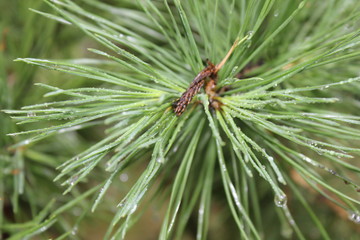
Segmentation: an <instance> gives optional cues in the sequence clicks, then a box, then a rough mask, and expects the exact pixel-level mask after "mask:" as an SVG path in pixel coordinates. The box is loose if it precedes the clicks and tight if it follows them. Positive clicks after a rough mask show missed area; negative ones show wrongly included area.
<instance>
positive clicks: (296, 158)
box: [1, 0, 360, 239]
mask: <svg viewBox="0 0 360 240" xmlns="http://www.w3.org/2000/svg"><path fill="white" fill-rule="evenodd" d="M45 2H46V3H47V4H48V5H49V6H50V7H51V8H52V9H53V10H52V11H47V12H45V11H41V10H38V9H37V10H32V11H34V12H36V13H38V14H40V15H43V16H44V17H46V18H49V19H52V20H55V21H57V22H59V23H61V24H64V25H67V27H69V28H70V27H73V28H76V29H79V30H81V31H82V33H84V34H86V35H87V36H88V37H90V38H91V39H93V40H95V41H96V42H97V43H98V44H99V46H98V47H97V48H96V49H94V48H89V49H88V50H89V51H90V52H92V53H93V56H94V57H93V58H92V59H90V58H89V59H82V60H81V61H80V60H77V59H68V60H59V59H39V58H18V59H17V61H18V62H25V63H28V64H32V65H36V66H40V67H43V68H46V69H50V70H55V71H58V72H61V73H66V74H64V75H61V76H62V81H71V82H76V81H81V79H83V78H85V79H87V80H86V81H85V82H84V83H82V84H81V85H80V86H73V87H69V88H64V87H61V84H58V86H54V85H49V84H46V83H44V82H41V83H36V85H38V86H39V87H42V88H44V89H45V90H46V91H47V93H46V94H45V97H50V98H49V99H50V100H48V101H46V102H43V103H36V104H34V105H28V106H25V107H22V109H20V110H16V109H14V110H10V108H12V107H13V106H11V105H10V106H8V107H7V108H8V110H6V111H5V112H6V113H7V114H9V115H11V116H12V118H13V119H14V120H16V121H17V124H31V126H34V127H31V128H29V127H28V128H26V129H24V130H23V129H20V130H19V131H17V132H14V133H10V134H8V135H10V136H15V137H16V138H20V137H21V139H22V141H19V142H17V143H16V144H14V145H12V146H11V147H10V149H12V151H15V154H14V156H13V157H12V158H13V161H14V162H13V163H12V164H15V165H16V169H20V173H19V174H14V179H13V181H12V184H11V186H9V185H7V184H5V185H7V188H8V189H11V188H12V189H11V191H12V194H13V195H12V197H11V205H12V207H13V211H14V212H15V215H16V214H20V215H19V216H21V215H22V214H23V213H19V211H18V204H19V197H20V196H21V195H22V194H24V191H25V192H26V188H32V187H34V186H32V183H33V182H38V183H40V182H41V183H42V184H41V185H39V184H37V186H36V191H35V192H34V191H30V192H31V193H32V194H37V192H41V191H43V190H44V189H46V191H45V190H44V191H45V192H46V193H48V192H49V191H50V190H49V189H51V188H52V186H56V189H57V190H56V191H55V192H56V194H54V193H53V194H51V197H52V198H53V200H52V201H49V197H46V196H44V199H43V200H39V199H37V198H36V196H30V195H29V196H26V197H24V198H25V199H28V200H27V201H29V204H30V206H33V205H34V206H35V205H38V206H36V207H33V208H32V212H31V214H30V215H31V217H29V216H28V217H29V218H30V219H28V222H25V223H24V222H18V221H16V220H15V221H13V222H11V220H10V219H7V218H5V219H2V229H3V231H5V232H7V233H9V234H10V236H11V238H10V239H23V238H25V239H29V238H30V237H31V236H34V235H37V234H40V233H42V234H45V235H44V236H53V235H55V236H56V237H57V238H56V239H67V238H73V239H80V236H78V234H77V232H76V231H77V229H78V228H79V226H80V223H82V222H84V221H86V219H87V218H91V216H93V217H94V214H93V212H96V214H97V215H99V218H100V219H102V218H104V219H105V218H107V217H108V216H109V215H112V220H111V222H109V224H108V225H107V230H106V233H103V234H104V235H103V236H102V237H103V238H104V239H122V238H125V237H126V234H127V232H128V231H129V229H130V227H132V226H133V225H135V226H133V227H134V228H136V227H137V225H136V223H137V222H138V221H140V220H141V218H142V215H144V214H145V213H146V211H147V210H148V209H149V206H151V205H152V204H155V205H156V204H157V205H158V206H160V205H164V206H166V210H165V211H164V212H163V213H162V212H161V210H160V207H159V209H158V210H159V212H161V213H160V214H161V228H160V230H159V232H158V233H157V234H158V236H159V239H184V237H185V236H189V235H190V238H194V239H195V238H196V239H217V238H218V235H216V234H223V235H222V236H221V237H223V238H224V239H225V238H229V239H233V238H234V237H235V238H238V239H287V238H288V239H293V238H297V239H340V238H342V237H344V236H347V237H348V239H350V237H354V236H355V234H356V229H355V228H356V227H355V225H354V226H352V224H353V222H355V223H359V222H360V215H359V204H360V201H359V197H358V194H359V193H358V192H359V191H360V186H359V172H360V168H359V164H358V162H357V160H358V159H359V152H360V148H359V147H358V146H359V139H360V129H359V124H360V117H359V116H358V114H357V113H358V109H359V90H360V85H359V80H360V76H359V67H358V66H359V63H360V61H359V60H360V58H359V55H360V48H359V43H360V30H359V29H360V28H359V27H360V22H359V17H360V11H359V10H360V2H359V1H355V0H354V1H351V0H347V1H344V0H328V1H315V0H304V1H297V0H296V1H280V0H279V1H277V0H259V1H245V0H221V1H219V0H200V1H199V0H191V1H180V0H173V1H170V0H168V1H151V0H138V1H128V0H122V1H113V3H112V4H111V5H110V4H109V5H108V4H105V3H103V2H102V1H98V0H79V1H70V0H54V1H45ZM46 18H45V19H46ZM46 21H49V20H46ZM234 42H235V48H234V51H233V52H232V54H231V56H230V57H229V58H228V59H227V61H226V62H225V63H224V64H223V65H222V67H221V69H220V70H219V73H218V76H217V83H216V91H217V92H216V94H217V96H216V97H213V96H210V95H209V94H208V93H207V92H205V91H204V90H201V91H200V92H199V93H198V94H196V95H195V96H194V98H193V100H192V101H191V103H190V104H189V105H188V106H187V108H186V109H185V111H184V113H183V114H181V115H180V116H177V115H175V113H174V111H173V103H174V102H175V101H176V99H178V98H179V97H180V96H181V94H182V93H183V92H184V91H185V90H186V89H187V88H188V87H189V85H190V83H191V81H192V80H193V79H194V78H195V76H196V75H197V74H198V73H199V72H201V71H202V69H204V68H205V67H206V64H205V63H204V61H205V59H209V60H210V61H211V62H213V63H215V64H219V63H220V62H221V60H222V59H223V58H224V57H225V55H226V54H227V53H228V52H229V49H230V48H231V46H232V45H233V44H234ZM16 64H21V63H16ZM59 85H60V86H59ZM212 101H217V102H218V104H219V107H218V108H216V107H213V106H212V104H211V102H212ZM14 108H16V106H14ZM99 129H100V130H101V129H105V134H104V135H102V134H101V133H100V135H101V138H91V137H89V140H88V141H87V142H86V143H84V144H83V145H80V144H79V148H78V152H77V154H76V155H75V156H74V157H72V158H71V159H68V160H66V161H62V159H59V158H55V159H54V157H48V156H46V155H43V153H41V152H40V151H39V152H38V151H36V152H32V150H31V149H32V146H36V145H37V144H39V143H42V142H44V141H43V140H44V139H48V138H49V137H51V138H50V139H59V138H60V137H61V136H67V135H66V134H68V133H71V132H74V131H77V132H81V131H83V132H88V134H89V132H91V133H92V131H94V133H95V134H98V133H99ZM59 134H60V135H59ZM22 136H23V137H22ZM94 139H96V140H94ZM40 140H42V141H40ZM37 142H39V143H37ZM55 144H56V141H55V142H50V143H49V144H48V146H46V145H44V146H43V148H44V152H48V151H49V150H48V149H47V147H51V146H53V145H55ZM85 145H86V146H88V147H86V148H85V147H84V146H85ZM24 149H26V150H25V151H29V152H30V155H31V153H34V154H38V155H36V156H34V158H35V159H38V162H35V163H31V164H32V165H34V166H26V165H27V164H29V163H28V162H26V161H23V158H21V157H20V155H21V154H22V152H23V151H24ZM81 149H84V150H83V151H81ZM50 155H52V156H54V155H61V150H59V151H57V152H56V151H53V152H51V154H50ZM4 156H5V155H4ZM51 159H53V160H51ZM60 161H61V163H60ZM37 164H40V165H41V164H48V166H50V167H51V168H52V170H51V171H53V169H54V168H57V169H58V171H59V174H58V175H57V176H56V177H55V179H49V177H48V178H47V180H48V182H46V184H44V185H43V183H44V179H42V180H39V179H38V180H36V181H35V180H32V179H31V178H27V176H26V174H27V171H30V172H32V173H33V174H32V175H31V174H30V175H29V176H34V177H35V178H40V177H43V178H46V176H39V175H37V174H35V175H34V173H36V172H37V171H39V169H40V171H41V168H38V167H37ZM144 166H145V167H144ZM24 168H26V169H27V171H23V169H24ZM139 168H140V169H141V168H143V170H142V171H141V172H140V173H139V171H136V169H139ZM3 169H4V170H6V168H3ZM129 169H132V171H134V175H136V174H138V177H137V178H136V181H134V183H133V184H132V186H131V188H130V189H129V190H128V191H127V193H126V195H125V196H124V197H123V198H122V199H116V201H118V202H117V206H116V203H114V202H113V201H112V200H113V199H112V197H111V196H112V195H114V192H116V191H117V189H118V188H121V187H119V185H120V184H122V182H121V181H120V180H119V178H120V179H121V178H122V177H127V176H126V175H123V174H124V173H126V172H128V171H129ZM4 173H5V171H2V173H1V174H3V175H4ZM5 175H6V174H5ZM50 175H51V176H52V174H50ZM2 178H3V179H6V177H4V176H2ZM52 180H54V181H55V183H52V182H51V181H52ZM57 183H61V186H59V185H57ZM54 188H55V187H54ZM59 188H60V189H63V190H64V194H65V195H64V196H61V194H59V193H58V189H59ZM115 195H116V194H115ZM3 196H4V194H3ZM117 196H118V194H117ZM108 198H110V199H108ZM37 201H39V202H37ZM45 203H47V204H46V205H45ZM108 203H110V204H111V205H109V204H108ZM114 204H115V205H114ZM324 204H325V205H327V206H326V209H318V208H320V207H318V206H322V205H324ZM106 207H107V209H106ZM322 207H323V206H322ZM74 209H80V210H78V211H77V212H76V211H74ZM109 210H111V211H112V212H111V214H109V213H108V212H106V211H109ZM79 212H80V213H79ZM102 212H105V213H103V214H102ZM322 214H323V215H322ZM325 214H327V215H325ZM329 216H330V218H331V220H329V219H327V218H329ZM344 216H345V219H344ZM346 218H349V219H350V220H352V221H353V222H351V221H350V220H349V219H346ZM20 219H26V217H23V218H20ZM69 219H71V220H69ZM219 219H220V220H219ZM274 219H276V220H274ZM335 223H336V224H338V223H341V224H344V225H345V226H346V227H345V228H344V229H346V230H345V231H339V230H338V229H332V227H331V226H332V224H335ZM216 225H217V226H216ZM339 226H340V225H339ZM341 226H342V225H341ZM84 228H86V224H85V225H84ZM215 229H219V232H218V233H216V230H215ZM234 229H236V231H234ZM354 229H355V230H354ZM46 230H47V231H46ZM83 231H86V230H83ZM44 232H45V233H44ZM46 232H48V233H46ZM46 234H47V235H46Z"/></svg>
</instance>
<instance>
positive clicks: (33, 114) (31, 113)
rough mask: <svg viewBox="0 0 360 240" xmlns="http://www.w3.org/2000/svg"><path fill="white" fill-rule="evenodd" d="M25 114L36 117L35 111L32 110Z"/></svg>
mask: <svg viewBox="0 0 360 240" xmlns="http://www.w3.org/2000/svg"><path fill="white" fill-rule="evenodd" d="M27 116H28V117H36V113H34V112H28V113H27Z"/></svg>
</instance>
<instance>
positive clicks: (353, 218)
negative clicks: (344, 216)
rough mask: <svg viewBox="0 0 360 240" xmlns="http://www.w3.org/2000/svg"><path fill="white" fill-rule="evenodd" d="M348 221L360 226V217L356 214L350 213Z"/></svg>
mask: <svg viewBox="0 0 360 240" xmlns="http://www.w3.org/2000/svg"><path fill="white" fill-rule="evenodd" d="M349 219H350V220H351V221H353V222H354V223H357V224H360V215H359V214H358V213H355V212H350V213H349Z"/></svg>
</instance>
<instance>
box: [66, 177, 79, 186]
mask: <svg viewBox="0 0 360 240" xmlns="http://www.w3.org/2000/svg"><path fill="white" fill-rule="evenodd" d="M78 178H79V176H77V175H75V176H72V177H71V178H70V179H69V180H68V183H69V184H70V185H71V186H74V184H75V182H76V181H77V180H78Z"/></svg>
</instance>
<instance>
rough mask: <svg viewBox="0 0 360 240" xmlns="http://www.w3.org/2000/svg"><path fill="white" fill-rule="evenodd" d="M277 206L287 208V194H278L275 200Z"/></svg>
mask: <svg viewBox="0 0 360 240" xmlns="http://www.w3.org/2000/svg"><path fill="white" fill-rule="evenodd" d="M274 202H275V205H276V206H277V207H281V208H283V207H286V204H287V197H286V195H285V194H277V195H276V196H275V199H274Z"/></svg>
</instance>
